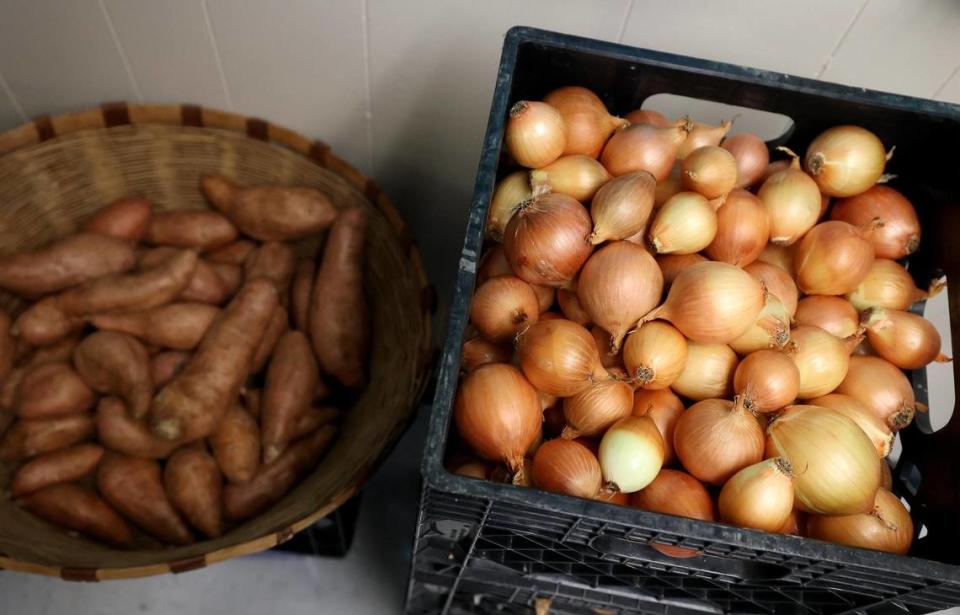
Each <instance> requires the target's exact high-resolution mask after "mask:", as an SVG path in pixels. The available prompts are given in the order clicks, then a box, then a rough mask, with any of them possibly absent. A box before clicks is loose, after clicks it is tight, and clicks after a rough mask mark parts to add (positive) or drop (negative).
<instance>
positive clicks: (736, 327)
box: [643, 261, 766, 344]
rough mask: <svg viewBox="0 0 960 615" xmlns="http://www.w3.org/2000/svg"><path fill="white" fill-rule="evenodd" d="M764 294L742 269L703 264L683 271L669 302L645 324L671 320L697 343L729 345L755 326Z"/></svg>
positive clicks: (653, 312) (758, 285) (671, 289)
mask: <svg viewBox="0 0 960 615" xmlns="http://www.w3.org/2000/svg"><path fill="white" fill-rule="evenodd" d="M765 294H766V293H765V292H764V290H763V285H762V284H761V283H760V282H759V281H758V280H757V279H756V278H754V277H753V276H751V275H750V274H749V273H747V272H745V271H744V270H743V269H740V268H738V267H734V266H733V265H728V264H726V263H717V262H713V261H704V262H702V263H698V264H696V265H691V266H690V267H687V268H686V269H684V270H683V271H681V272H680V273H679V274H678V275H677V277H676V279H674V281H673V284H672V285H671V286H670V292H669V293H668V294H667V300H666V301H664V302H663V304H662V305H660V307H658V308H656V309H655V310H653V311H652V312H650V313H649V314H647V315H646V316H644V317H643V322H648V321H650V320H654V319H656V318H660V319H663V320H669V321H670V322H672V323H673V325H674V326H675V327H676V328H677V329H680V332H681V333H683V334H684V335H685V336H687V337H688V338H689V339H691V340H693V341H695V342H716V343H720V344H726V343H727V342H730V341H732V340H735V339H737V338H738V337H740V336H741V335H743V334H744V333H745V332H746V331H747V329H749V328H750V327H751V326H752V325H753V324H754V322H756V320H757V316H758V315H759V314H760V310H762V309H763V306H764V303H765V297H764V295H765Z"/></svg>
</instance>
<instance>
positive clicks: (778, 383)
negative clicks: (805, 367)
mask: <svg viewBox="0 0 960 615" xmlns="http://www.w3.org/2000/svg"><path fill="white" fill-rule="evenodd" d="M799 390H800V372H799V371H798V370H797V366H796V364H795V363H794V362H793V360H791V359H790V357H788V356H786V355H785V354H783V353H780V352H775V351H773V350H758V351H756V352H753V353H751V354H749V355H747V356H746V357H745V358H744V359H743V361H741V362H740V365H738V366H737V370H736V371H735V372H734V373H733V392H734V393H735V394H736V395H737V401H738V403H742V404H743V405H744V406H745V407H746V408H747V410H750V411H752V412H759V413H765V412H773V411H774V410H779V409H780V408H783V407H784V406H786V405H787V404H789V403H792V402H793V400H795V399H796V398H797V392H798V391H799Z"/></svg>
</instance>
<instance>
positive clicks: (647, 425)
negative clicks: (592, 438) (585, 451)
mask: <svg viewBox="0 0 960 615" xmlns="http://www.w3.org/2000/svg"><path fill="white" fill-rule="evenodd" d="M663 455H664V450H663V438H662V437H661V436H660V432H659V431H658V430H657V426H656V424H654V422H653V420H652V419H650V418H649V417H646V416H642V417H635V416H630V417H627V418H623V419H620V420H619V421H617V422H616V423H614V424H613V425H611V426H610V429H608V430H607V433H605V434H604V435H603V439H602V440H601V441H600V452H599V455H598V458H599V459H600V467H601V468H602V469H603V479H604V481H606V483H607V487H608V488H609V489H615V490H617V491H621V492H623V493H633V492H635V491H639V490H641V489H643V488H644V487H646V486H647V485H649V484H650V483H651V482H652V481H653V479H654V478H655V477H656V476H657V473H659V472H660V468H661V467H662V465H663Z"/></svg>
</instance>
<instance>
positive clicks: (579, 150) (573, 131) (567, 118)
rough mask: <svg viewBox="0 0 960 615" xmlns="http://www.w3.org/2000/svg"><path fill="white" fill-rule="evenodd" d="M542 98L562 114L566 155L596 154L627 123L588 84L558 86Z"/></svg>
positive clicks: (592, 156)
mask: <svg viewBox="0 0 960 615" xmlns="http://www.w3.org/2000/svg"><path fill="white" fill-rule="evenodd" d="M543 102H545V103H547V104H548V105H550V106H552V107H553V108H554V109H556V110H557V111H559V112H560V115H561V116H562V117H563V122H564V126H565V127H566V137H567V140H566V147H565V148H564V150H563V153H564V155H569V154H584V155H587V156H590V157H591V158H596V157H597V156H599V155H600V151H601V150H602V149H603V144H604V143H606V141H607V139H608V138H609V137H610V133H612V132H613V131H614V130H615V129H617V128H619V127H621V126H624V125H626V124H627V120H625V119H621V118H619V117H615V116H613V115H610V112H609V111H607V107H606V105H604V104H603V101H602V100H600V98H599V97H598V96H597V95H596V94H594V93H593V92H591V91H590V90H588V89H587V88H582V87H578V86H567V87H562V88H557V89H556V90H553V91H552V92H550V93H549V94H547V95H546V96H544V97H543Z"/></svg>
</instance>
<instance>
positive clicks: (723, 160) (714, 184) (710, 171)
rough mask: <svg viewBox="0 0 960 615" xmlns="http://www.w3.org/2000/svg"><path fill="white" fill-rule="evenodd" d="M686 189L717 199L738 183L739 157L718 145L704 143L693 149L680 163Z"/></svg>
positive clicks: (681, 175)
mask: <svg viewBox="0 0 960 615" xmlns="http://www.w3.org/2000/svg"><path fill="white" fill-rule="evenodd" d="M680 181H681V183H682V184H683V188H684V190H690V191H692V192H696V193H698V194H702V195H703V196H705V197H706V198H708V199H715V198H717V197H720V196H723V195H725V194H727V193H728V192H730V191H731V190H733V188H734V186H736V185H737V159H736V158H734V157H733V154H731V153H730V152H728V151H727V150H725V149H723V148H722V147H718V146H716V145H704V146H703V147H699V148H697V149H695V150H693V151H691V152H690V153H689V154H687V156H686V157H685V158H684V159H683V164H681V165H680Z"/></svg>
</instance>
